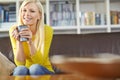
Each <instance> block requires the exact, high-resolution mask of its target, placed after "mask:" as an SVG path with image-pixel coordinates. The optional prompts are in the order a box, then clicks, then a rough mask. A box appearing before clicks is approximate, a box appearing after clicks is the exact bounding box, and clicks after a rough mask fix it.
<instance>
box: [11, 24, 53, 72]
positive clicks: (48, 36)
mask: <svg viewBox="0 0 120 80" xmlns="http://www.w3.org/2000/svg"><path fill="white" fill-rule="evenodd" d="M15 28H16V26H12V27H11V28H10V30H9V35H10V40H11V44H12V49H13V53H14V56H15V54H16V53H15V52H16V40H15V39H14V38H13V37H12V35H11V32H12V31H13V30H14V29H15ZM52 37H53V29H52V28H51V27H50V26H47V25H45V45H44V55H43V54H41V52H40V50H38V51H36V53H35V54H34V55H33V56H30V52H29V48H28V44H27V43H26V42H23V43H22V44H23V47H24V53H25V56H26V64H24V63H22V62H19V61H17V60H16V59H15V58H14V61H15V64H16V65H17V66H19V65H25V66H26V67H28V68H29V67H30V66H31V65H32V64H40V65H42V66H44V67H46V68H47V69H48V70H50V71H52V72H54V70H53V69H52V65H51V63H50V60H49V49H50V45H51V41H52ZM33 38H34V37H33ZM32 40H34V39H32Z"/></svg>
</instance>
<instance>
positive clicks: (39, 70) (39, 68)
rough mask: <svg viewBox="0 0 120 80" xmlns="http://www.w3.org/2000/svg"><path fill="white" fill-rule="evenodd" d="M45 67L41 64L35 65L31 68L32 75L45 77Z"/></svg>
mask: <svg viewBox="0 0 120 80" xmlns="http://www.w3.org/2000/svg"><path fill="white" fill-rule="evenodd" d="M43 68H44V67H43V66H41V65H39V64H34V65H32V66H31V67H30V68H29V73H30V75H43V74H45V72H44V71H43Z"/></svg>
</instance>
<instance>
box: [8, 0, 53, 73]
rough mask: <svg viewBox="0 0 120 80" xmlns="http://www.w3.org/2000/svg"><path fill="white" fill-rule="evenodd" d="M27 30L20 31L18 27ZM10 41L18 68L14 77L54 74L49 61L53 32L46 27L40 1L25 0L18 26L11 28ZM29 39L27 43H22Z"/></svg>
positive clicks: (20, 11)
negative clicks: (22, 39) (23, 39)
mask: <svg viewBox="0 0 120 80" xmlns="http://www.w3.org/2000/svg"><path fill="white" fill-rule="evenodd" d="M20 25H26V26H27V28H25V29H22V30H21V31H20V32H19V31H18V26H20ZM9 34H10V40H11V44H12V48H13V53H14V61H15V63H16V65H17V67H16V68H15V69H14V71H13V75H43V74H54V70H53V69H52V65H51V63H50V61H49V48H50V45H51V41H52V37H53V30H52V28H51V27H50V26H47V25H44V10H43V7H42V5H41V3H40V0H24V2H23V3H22V5H21V7H20V10H19V20H18V24H17V25H14V26H12V27H11V28H10V31H9ZM20 37H21V38H27V39H28V40H27V41H20Z"/></svg>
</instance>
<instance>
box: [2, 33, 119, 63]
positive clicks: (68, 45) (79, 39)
mask: <svg viewBox="0 0 120 80" xmlns="http://www.w3.org/2000/svg"><path fill="white" fill-rule="evenodd" d="M0 51H1V52H2V53H3V54H4V55H5V56H7V57H8V58H9V59H10V60H11V61H13V55H12V47H11V43H10V39H9V37H1V38H0ZM102 53H109V54H117V55H120V32H114V33H92V34H54V36H53V40H52V43H51V48H50V56H53V55H65V56H72V57H91V56H93V55H99V54H102Z"/></svg>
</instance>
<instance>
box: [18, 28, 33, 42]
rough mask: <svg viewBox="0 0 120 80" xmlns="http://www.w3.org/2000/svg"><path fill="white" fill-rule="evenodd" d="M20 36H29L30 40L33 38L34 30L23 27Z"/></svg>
mask: <svg viewBox="0 0 120 80" xmlns="http://www.w3.org/2000/svg"><path fill="white" fill-rule="evenodd" d="M19 35H20V37H23V38H27V39H28V41H31V40H32V32H31V30H30V29H29V28H25V29H22V30H21V31H20V32H19Z"/></svg>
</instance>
